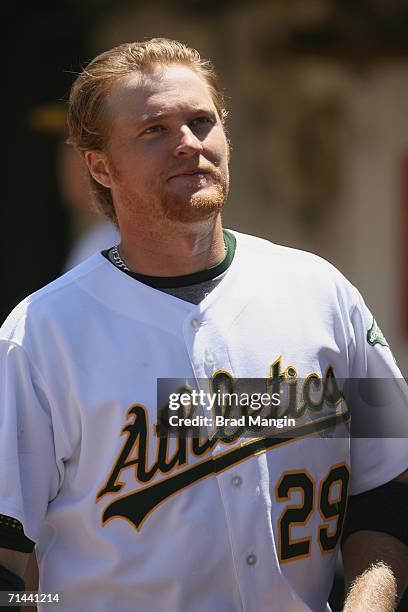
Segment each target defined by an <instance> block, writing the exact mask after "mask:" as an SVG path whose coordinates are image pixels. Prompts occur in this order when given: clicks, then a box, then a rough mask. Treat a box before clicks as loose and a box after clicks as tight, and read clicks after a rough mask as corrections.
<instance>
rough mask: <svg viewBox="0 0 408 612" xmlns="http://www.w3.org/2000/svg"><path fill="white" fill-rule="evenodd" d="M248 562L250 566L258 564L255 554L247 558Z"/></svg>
mask: <svg viewBox="0 0 408 612" xmlns="http://www.w3.org/2000/svg"><path fill="white" fill-rule="evenodd" d="M246 562H247V564H248V565H255V563H256V555H254V554H253V553H252V554H250V555H248V556H247V558H246Z"/></svg>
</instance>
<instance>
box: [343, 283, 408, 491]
mask: <svg viewBox="0 0 408 612" xmlns="http://www.w3.org/2000/svg"><path fill="white" fill-rule="evenodd" d="M356 294H357V299H356V301H355V303H354V306H353V309H352V312H351V325H352V334H353V337H352V340H351V343H350V347H349V349H350V350H349V354H350V374H349V380H348V381H347V383H348V386H349V397H348V398H347V401H348V402H349V406H350V409H351V442H350V444H351V482H350V494H351V495H356V494H358V493H362V492H364V491H367V490H369V489H373V488H375V487H378V486H380V485H382V484H384V483H386V482H388V481H390V480H392V479H393V478H395V477H396V476H398V475H399V474H400V473H401V472H403V471H405V470H406V469H407V468H408V390H407V385H406V383H405V380H404V379H403V377H402V374H401V372H400V370H399V368H398V366H397V364H396V362H395V359H394V357H393V355H392V352H391V349H390V347H389V345H388V342H387V340H386V339H385V337H384V335H383V334H382V332H381V329H380V327H379V326H378V324H377V322H376V321H375V319H374V317H373V315H372V314H371V312H370V310H369V309H368V307H367V306H366V304H365V303H364V301H363V298H362V297H361V295H360V294H359V293H358V292H357V291H356Z"/></svg>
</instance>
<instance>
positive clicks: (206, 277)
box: [102, 230, 237, 289]
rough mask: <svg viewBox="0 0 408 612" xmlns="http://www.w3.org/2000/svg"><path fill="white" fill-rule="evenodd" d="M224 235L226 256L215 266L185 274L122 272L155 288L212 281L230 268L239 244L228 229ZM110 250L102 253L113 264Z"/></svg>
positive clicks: (168, 287)
mask: <svg viewBox="0 0 408 612" xmlns="http://www.w3.org/2000/svg"><path fill="white" fill-rule="evenodd" d="M223 235H224V244H225V246H226V249H227V250H226V253H225V257H224V259H223V260H222V261H220V263H219V264H217V265H216V266H213V267H212V268H207V269H206V270H200V271H199V272H194V273H193V274H184V275H183V276H148V275H146V274H138V273H137V272H130V271H129V272H128V271H127V270H122V272H124V273H125V274H128V275H129V276H131V277H132V278H135V279H136V280H138V281H140V282H141V283H144V284H145V285H149V286H150V287H153V288H154V289H172V288H178V287H188V286H190V285H198V284H199V283H204V282H205V281H210V280H212V279H213V278H216V277H217V276H220V274H223V273H224V272H225V271H226V270H228V268H229V267H230V265H231V263H232V260H233V259H234V255H235V249H236V246H237V241H236V238H235V236H234V235H233V234H231V233H230V232H228V231H227V230H223ZM109 250H110V249H108V250H106V251H102V255H103V256H104V257H106V259H107V260H108V261H109V262H110V263H111V264H112V265H114V264H113V263H112V262H111V260H110V259H109V255H108V253H109Z"/></svg>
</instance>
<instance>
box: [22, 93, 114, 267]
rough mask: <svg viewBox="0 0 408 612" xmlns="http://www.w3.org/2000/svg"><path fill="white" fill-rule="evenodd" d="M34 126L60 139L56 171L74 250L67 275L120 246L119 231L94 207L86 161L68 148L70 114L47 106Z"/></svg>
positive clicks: (34, 117)
mask: <svg viewBox="0 0 408 612" xmlns="http://www.w3.org/2000/svg"><path fill="white" fill-rule="evenodd" d="M30 124H31V126H32V127H33V128H34V129H35V130H37V131H40V132H47V133H54V134H56V135H57V136H58V137H59V143H58V149H57V158H56V170H57V180H58V188H59V192H60V195H61V199H62V202H63V204H64V205H65V206H66V207H67V208H68V210H69V213H70V219H71V221H70V229H69V234H70V243H71V248H70V250H69V252H68V254H67V257H66V259H65V263H64V265H63V269H62V272H67V271H68V270H70V269H71V268H73V267H74V266H76V265H78V264H80V263H81V262H82V261H84V260H85V259H86V258H87V257H89V256H90V255H93V254H94V253H96V252H97V251H102V250H104V249H107V248H109V247H112V246H114V245H115V244H118V243H119V242H120V234H119V231H118V230H117V228H115V226H114V225H113V224H112V223H111V222H110V221H109V220H108V219H106V217H101V215H100V213H99V212H98V211H97V210H96V208H95V207H93V205H92V193H91V189H90V185H89V179H88V176H87V170H86V167H85V164H84V161H83V160H82V158H81V157H80V155H79V154H78V153H77V151H76V150H75V149H74V147H72V146H71V145H69V144H67V143H66V141H65V139H66V136H67V125H66V111H65V107H64V106H63V105H62V104H54V105H46V106H42V107H39V108H37V109H35V110H34V111H33V112H32V113H31V115H30Z"/></svg>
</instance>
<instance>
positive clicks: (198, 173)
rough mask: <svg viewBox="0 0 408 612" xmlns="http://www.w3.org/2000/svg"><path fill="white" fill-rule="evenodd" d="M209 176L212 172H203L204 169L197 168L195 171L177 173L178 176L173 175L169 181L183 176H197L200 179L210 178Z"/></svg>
mask: <svg viewBox="0 0 408 612" xmlns="http://www.w3.org/2000/svg"><path fill="white" fill-rule="evenodd" d="M209 174H211V172H209V171H208V170H203V169H202V168H195V169H194V170H183V171H181V172H177V174H173V175H172V176H170V177H169V180H170V179H173V178H178V177H183V176H187V177H189V176H197V177H198V178H200V177H204V176H208V175H209Z"/></svg>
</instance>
